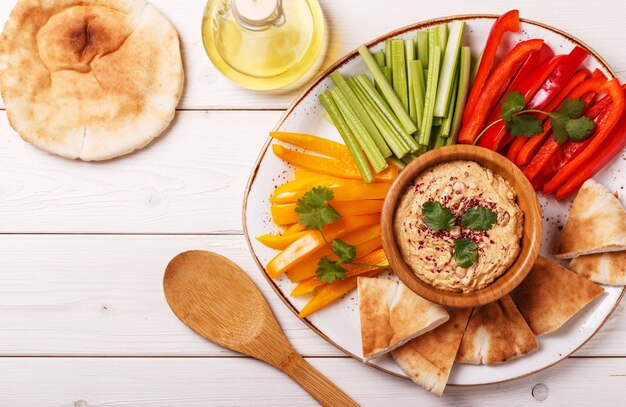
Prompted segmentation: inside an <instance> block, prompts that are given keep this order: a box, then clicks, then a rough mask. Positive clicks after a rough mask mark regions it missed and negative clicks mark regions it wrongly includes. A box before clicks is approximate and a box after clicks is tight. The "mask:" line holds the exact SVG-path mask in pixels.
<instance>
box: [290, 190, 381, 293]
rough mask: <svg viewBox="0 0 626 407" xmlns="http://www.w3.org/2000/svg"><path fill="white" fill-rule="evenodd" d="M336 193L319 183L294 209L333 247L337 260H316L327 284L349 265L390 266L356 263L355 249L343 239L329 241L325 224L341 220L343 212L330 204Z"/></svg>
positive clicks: (301, 220)
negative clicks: (325, 231) (340, 213)
mask: <svg viewBox="0 0 626 407" xmlns="http://www.w3.org/2000/svg"><path fill="white" fill-rule="evenodd" d="M334 197H335V194H334V193H333V191H332V190H331V189H329V188H326V187H322V186H318V187H314V188H312V189H311V190H309V191H307V192H306V193H305V194H304V195H303V196H302V198H300V199H298V200H297V201H296V209H295V212H296V214H297V215H298V223H299V224H301V225H302V226H304V227H305V228H307V229H311V230H317V231H318V232H319V233H320V235H321V236H322V239H324V242H325V243H326V245H327V246H328V248H330V250H331V251H332V252H333V254H335V256H337V260H330V259H329V258H328V257H322V258H321V259H320V261H319V262H318V263H317V269H316V270H315V274H316V275H317V277H318V278H319V279H320V281H323V282H325V283H332V282H333V281H335V280H338V281H343V280H344V279H345V278H346V273H347V272H348V270H346V268H345V267H344V265H346V264H353V265H355V266H364V267H375V268H388V267H389V266H385V265H378V264H365V263H354V259H355V257H356V248H355V247H354V246H353V245H351V244H348V243H346V242H344V241H343V240H341V239H333V240H332V242H329V241H328V240H327V239H326V236H325V235H324V231H323V229H324V226H327V225H330V224H332V223H335V222H336V221H338V220H339V219H341V215H339V213H338V212H337V211H336V210H335V208H333V207H332V206H331V205H329V202H330V201H332V200H333V198H334Z"/></svg>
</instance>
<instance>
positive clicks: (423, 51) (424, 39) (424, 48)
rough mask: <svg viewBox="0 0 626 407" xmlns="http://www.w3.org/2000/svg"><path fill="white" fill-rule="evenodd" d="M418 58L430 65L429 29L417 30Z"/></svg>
mask: <svg viewBox="0 0 626 407" xmlns="http://www.w3.org/2000/svg"><path fill="white" fill-rule="evenodd" d="M417 59H419V60H421V61H422V64H424V65H426V66H428V31H418V32H417Z"/></svg>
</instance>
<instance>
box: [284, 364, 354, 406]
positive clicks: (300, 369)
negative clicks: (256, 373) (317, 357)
mask: <svg viewBox="0 0 626 407" xmlns="http://www.w3.org/2000/svg"><path fill="white" fill-rule="evenodd" d="M279 369H280V370H282V371H283V372H284V373H285V374H286V375H287V376H289V377H291V378H292V379H293V380H294V381H295V382H296V383H298V384H299V385H300V386H301V387H302V388H303V389H304V390H306V392H307V393H309V394H310V395H311V396H313V398H315V400H317V401H318V402H319V403H320V404H321V405H322V406H324V407H327V406H328V407H344V406H345V407H348V406H350V407H354V406H356V407H358V406H359V405H358V404H357V403H356V402H355V401H354V400H352V399H351V398H350V396H348V395H347V394H346V393H344V392H343V391H342V390H341V389H340V388H339V387H337V386H335V384H334V383H333V382H331V381H330V380H329V379H328V378H327V377H326V376H324V375H323V374H322V373H320V372H319V371H318V370H317V369H316V368H314V367H313V366H311V364H310V363H309V362H307V361H306V360H304V358H303V357H302V356H300V355H299V354H298V353H296V352H293V353H291V355H290V357H289V358H288V359H287V362H286V363H284V364H283V365H282V366H279Z"/></svg>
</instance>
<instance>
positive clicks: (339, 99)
mask: <svg viewBox="0 0 626 407" xmlns="http://www.w3.org/2000/svg"><path fill="white" fill-rule="evenodd" d="M330 95H331V96H332V97H333V100H334V101H335V104H336V105H337V107H338V108H339V111H340V112H341V115H342V116H343V118H344V119H345V121H346V123H348V128H349V129H350V131H351V132H352V134H354V137H355V138H356V140H357V141H358V142H359V145H360V146H361V148H362V149H363V152H364V153H365V156H366V157H367V159H368V160H369V162H370V164H372V168H373V169H374V172H375V173H377V174H378V173H379V172H381V171H382V170H384V169H385V168H387V162H386V161H385V157H383V155H382V154H381V152H380V150H379V149H378V147H376V143H374V140H372V138H371V137H370V135H369V134H368V133H367V129H366V128H365V126H364V125H363V123H361V121H360V120H359V118H358V116H357V114H356V112H355V111H354V109H352V106H350V103H349V102H348V99H347V98H346V97H345V95H344V94H343V93H342V92H341V91H340V90H339V88H333V89H331V90H330Z"/></svg>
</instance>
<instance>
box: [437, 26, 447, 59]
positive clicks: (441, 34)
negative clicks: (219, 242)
mask: <svg viewBox="0 0 626 407" xmlns="http://www.w3.org/2000/svg"><path fill="white" fill-rule="evenodd" d="M436 28H437V45H439V48H441V52H444V51H445V49H446V44H447V43H448V25H447V24H440V25H438V26H437V27H436Z"/></svg>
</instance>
